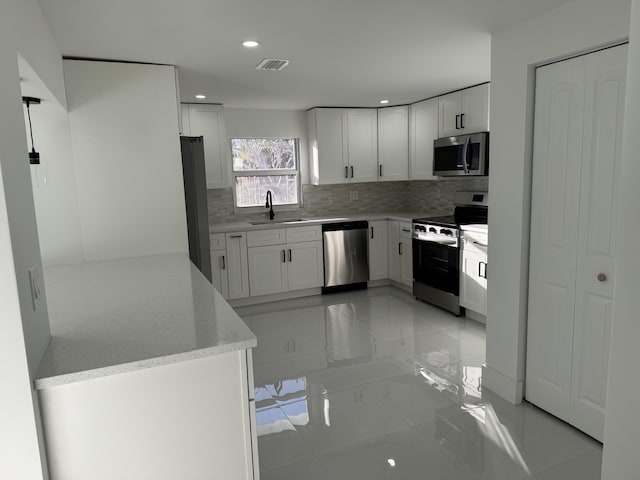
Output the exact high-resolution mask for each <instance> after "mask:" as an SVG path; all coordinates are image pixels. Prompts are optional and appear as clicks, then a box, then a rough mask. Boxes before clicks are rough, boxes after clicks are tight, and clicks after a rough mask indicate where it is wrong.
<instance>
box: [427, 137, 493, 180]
mask: <svg viewBox="0 0 640 480" xmlns="http://www.w3.org/2000/svg"><path fill="white" fill-rule="evenodd" d="M433 147H434V149H433V174H434V175H437V176H440V177H450V176H454V177H455V176H459V175H488V173H489V171H488V167H489V153H488V152H489V150H488V147H489V134H488V133H487V132H482V133H474V134H472V135H460V136H457V137H445V138H439V139H438V140H435V141H434V143H433Z"/></svg>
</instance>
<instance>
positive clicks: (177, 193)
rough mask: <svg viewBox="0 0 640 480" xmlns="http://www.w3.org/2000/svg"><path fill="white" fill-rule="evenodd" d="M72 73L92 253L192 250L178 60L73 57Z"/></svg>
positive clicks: (86, 235) (74, 129) (81, 198)
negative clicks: (178, 97) (182, 152)
mask: <svg viewBox="0 0 640 480" xmlns="http://www.w3.org/2000/svg"><path fill="white" fill-rule="evenodd" d="M64 75H65V82H66V86H67V101H68V109H69V121H70V125H71V140H72V148H73V157H74V161H75V171H76V181H77V191H78V204H79V214H80V225H81V231H82V243H83V250H84V256H85V259H86V260H88V261H91V260H103V259H110V258H123V257H133V256H138V255H154V254H163V253H177V252H181V253H187V252H188V244H187V226H186V225H187V224H186V213H185V203H184V187H183V183H182V159H181V156H180V139H179V133H178V132H179V129H178V109H177V105H176V93H175V92H176V90H175V88H176V87H175V74H174V68H173V67H170V66H163V65H142V64H130V63H115V62H91V61H80V60H65V61H64ZM52 182H53V178H52Z"/></svg>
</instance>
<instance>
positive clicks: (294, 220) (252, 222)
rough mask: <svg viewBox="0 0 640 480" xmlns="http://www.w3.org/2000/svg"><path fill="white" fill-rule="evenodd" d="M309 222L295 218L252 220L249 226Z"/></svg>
mask: <svg viewBox="0 0 640 480" xmlns="http://www.w3.org/2000/svg"><path fill="white" fill-rule="evenodd" d="M308 221H309V220H305V219H304V218H295V219H286V220H254V221H249V223H250V224H251V225H272V224H273V225H276V224H282V223H297V222H308Z"/></svg>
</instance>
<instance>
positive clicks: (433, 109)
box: [409, 98, 438, 180]
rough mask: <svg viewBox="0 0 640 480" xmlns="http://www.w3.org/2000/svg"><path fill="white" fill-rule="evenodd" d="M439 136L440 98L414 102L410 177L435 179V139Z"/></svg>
mask: <svg viewBox="0 0 640 480" xmlns="http://www.w3.org/2000/svg"><path fill="white" fill-rule="evenodd" d="M437 138H438V99H437V98H431V99H429V100H424V101H422V102H418V103H414V104H413V105H411V107H410V108H409V179H410V180H435V179H437V178H438V177H436V176H434V175H433V141H434V140H436V139H437Z"/></svg>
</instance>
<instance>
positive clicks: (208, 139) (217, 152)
mask: <svg viewBox="0 0 640 480" xmlns="http://www.w3.org/2000/svg"><path fill="white" fill-rule="evenodd" d="M182 132H183V135H186V136H191V137H200V136H202V137H203V140H204V163H205V169H206V175H207V188H226V187H229V186H230V182H229V164H230V159H229V146H228V144H227V138H226V132H225V124H224V111H223V107H222V105H208V104H196V103H183V104H182Z"/></svg>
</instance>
